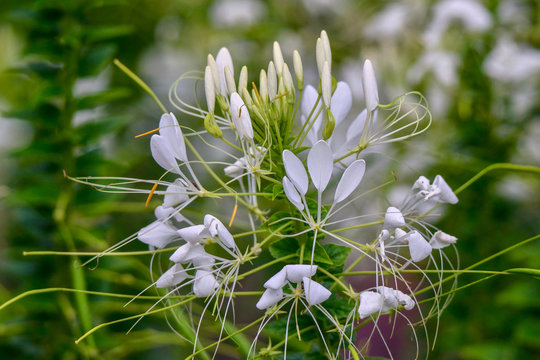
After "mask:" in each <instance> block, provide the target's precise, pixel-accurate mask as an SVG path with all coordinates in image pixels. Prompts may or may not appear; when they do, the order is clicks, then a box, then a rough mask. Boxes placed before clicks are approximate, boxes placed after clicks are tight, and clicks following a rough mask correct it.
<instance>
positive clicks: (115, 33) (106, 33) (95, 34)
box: [86, 25, 134, 42]
mask: <svg viewBox="0 0 540 360" xmlns="http://www.w3.org/2000/svg"><path fill="white" fill-rule="evenodd" d="M133 30H134V28H133V26H131V25H111V26H103V27H94V28H90V29H88V31H87V32H86V39H87V40H88V41H89V42H98V41H103V40H109V39H113V38H117V37H120V36H125V35H129V34H131V33H132V32H133Z"/></svg>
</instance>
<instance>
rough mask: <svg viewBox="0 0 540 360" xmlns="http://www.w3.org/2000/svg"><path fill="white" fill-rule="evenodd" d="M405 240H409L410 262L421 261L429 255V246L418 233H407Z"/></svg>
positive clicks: (414, 231)
mask: <svg viewBox="0 0 540 360" xmlns="http://www.w3.org/2000/svg"><path fill="white" fill-rule="evenodd" d="M407 238H408V239H409V251H410V253H411V260H412V261H414V262H418V261H422V260H424V259H425V258H427V257H428V256H429V254H431V245H429V243H428V242H427V241H426V239H424V237H423V236H422V235H421V234H420V233H419V232H418V231H416V230H413V231H411V232H409V233H408V234H407Z"/></svg>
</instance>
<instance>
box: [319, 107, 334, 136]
mask: <svg viewBox="0 0 540 360" xmlns="http://www.w3.org/2000/svg"><path fill="white" fill-rule="evenodd" d="M335 127H336V119H335V118H334V115H332V112H331V111H330V109H326V123H325V124H324V128H323V132H322V136H323V139H324V140H327V139H328V138H329V137H330V136H332V133H333V132H334V128H335Z"/></svg>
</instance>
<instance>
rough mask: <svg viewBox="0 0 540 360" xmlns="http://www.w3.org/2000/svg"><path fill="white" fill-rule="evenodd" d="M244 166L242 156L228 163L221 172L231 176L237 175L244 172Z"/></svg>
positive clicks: (244, 162)
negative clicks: (232, 162) (230, 163)
mask: <svg viewBox="0 0 540 360" xmlns="http://www.w3.org/2000/svg"><path fill="white" fill-rule="evenodd" d="M245 166H246V161H245V159H244V158H243V157H242V158H240V159H238V160H236V161H235V162H234V164H232V165H229V166H227V167H225V169H223V172H224V173H225V175H227V176H228V177H231V178H235V177H238V176H240V175H242V174H243V173H244V169H245Z"/></svg>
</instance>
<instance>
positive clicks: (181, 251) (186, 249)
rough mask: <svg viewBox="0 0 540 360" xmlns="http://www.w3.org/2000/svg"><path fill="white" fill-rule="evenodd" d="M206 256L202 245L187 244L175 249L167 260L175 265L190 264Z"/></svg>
mask: <svg viewBox="0 0 540 360" xmlns="http://www.w3.org/2000/svg"><path fill="white" fill-rule="evenodd" d="M206 255H207V253H206V251H204V247H203V246H202V245H200V244H191V243H187V244H184V245H182V246H180V247H179V248H178V249H176V251H175V252H174V253H173V254H172V255H171V256H170V257H169V260H170V261H172V262H175V263H180V264H187V263H189V262H192V261H193V259H196V258H199V257H201V256H206Z"/></svg>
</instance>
